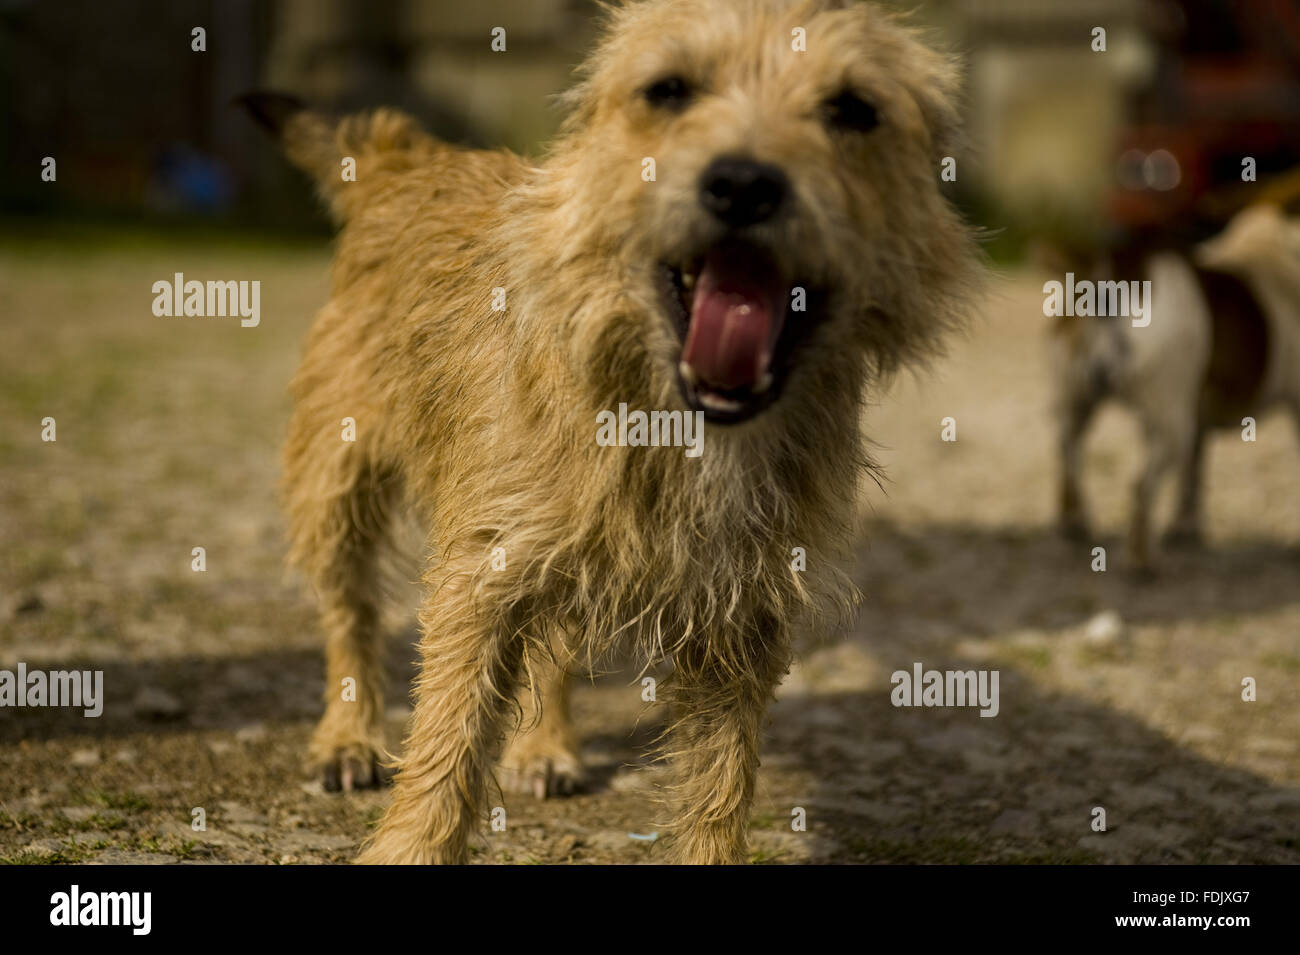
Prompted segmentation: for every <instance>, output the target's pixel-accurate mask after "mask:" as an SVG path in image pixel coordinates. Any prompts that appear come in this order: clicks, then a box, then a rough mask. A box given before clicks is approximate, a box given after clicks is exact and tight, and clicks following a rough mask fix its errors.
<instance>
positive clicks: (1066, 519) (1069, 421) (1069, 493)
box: [1057, 397, 1097, 540]
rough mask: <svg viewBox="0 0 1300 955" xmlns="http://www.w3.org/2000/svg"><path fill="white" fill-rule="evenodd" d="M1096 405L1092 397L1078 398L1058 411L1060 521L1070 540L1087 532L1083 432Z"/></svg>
mask: <svg viewBox="0 0 1300 955" xmlns="http://www.w3.org/2000/svg"><path fill="white" fill-rule="evenodd" d="M1096 409H1097V402H1096V401H1095V400H1092V399H1091V398H1087V397H1085V398H1077V399H1076V400H1074V401H1071V402H1070V403H1069V404H1068V406H1067V407H1066V409H1065V410H1064V411H1062V412H1060V413H1059V414H1058V423H1057V427H1058V431H1059V441H1060V453H1061V464H1060V467H1061V486H1060V500H1059V507H1060V510H1059V521H1060V528H1061V533H1062V534H1064V535H1065V536H1066V537H1068V538H1070V539H1071V540H1083V539H1084V538H1086V537H1087V535H1088V508H1087V506H1086V504H1085V503H1084V499H1083V488H1082V475H1081V471H1082V465H1083V462H1082V456H1083V436H1084V434H1085V432H1086V431H1087V429H1088V423H1089V422H1090V421H1091V420H1092V415H1093V412H1094V411H1096Z"/></svg>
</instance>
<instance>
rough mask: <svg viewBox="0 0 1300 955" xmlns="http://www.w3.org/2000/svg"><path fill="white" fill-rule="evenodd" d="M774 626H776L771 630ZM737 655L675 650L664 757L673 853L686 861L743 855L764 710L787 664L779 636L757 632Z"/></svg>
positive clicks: (722, 860)
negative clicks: (669, 771) (669, 776)
mask: <svg viewBox="0 0 1300 955" xmlns="http://www.w3.org/2000/svg"><path fill="white" fill-rule="evenodd" d="M772 629H773V630H775V629H776V628H772ZM737 662H738V661H722V660H719V659H717V658H716V657H715V656H714V655H713V654H712V653H711V652H710V651H709V650H708V649H707V648H702V649H698V650H697V649H695V648H685V649H684V650H682V651H679V652H678V653H677V654H676V655H675V660H674V663H675V672H674V674H673V677H672V686H673V688H674V689H673V703H674V705H675V707H676V709H677V716H676V718H675V723H674V727H673V731H672V737H671V752H670V754H669V755H670V758H671V759H672V762H673V776H674V779H675V782H674V784H673V786H672V788H671V790H670V792H671V801H672V811H673V820H672V824H671V829H672V835H673V842H672V846H673V852H674V854H675V855H676V857H677V859H678V861H680V862H685V863H690V864H730V865H736V864H741V863H744V862H747V861H748V857H749V852H748V839H747V833H748V829H749V811H750V806H751V804H752V803H753V798H754V780H755V777H756V776H757V772H758V744H759V738H760V735H761V728H762V722H763V715H764V713H765V712H766V710H767V704H768V701H769V700H770V699H771V697H772V693H773V691H774V690H775V688H776V684H777V683H778V681H779V680H780V679H781V677H782V676H783V675H784V674H785V672H786V670H787V669H788V668H789V665H790V651H789V647H788V643H787V641H786V640H785V638H784V637H781V636H778V635H775V634H774V633H773V632H768V633H763V634H761V635H759V636H758V637H756V638H755V639H754V640H753V641H752V643H751V644H750V646H748V647H747V648H746V659H745V660H744V661H743V662H742V666H740V667H738V666H736V663H737Z"/></svg>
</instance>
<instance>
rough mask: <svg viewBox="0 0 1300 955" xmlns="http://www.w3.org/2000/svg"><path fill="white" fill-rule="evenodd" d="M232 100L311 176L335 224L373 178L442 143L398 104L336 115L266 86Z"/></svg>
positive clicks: (412, 161)
mask: <svg viewBox="0 0 1300 955" xmlns="http://www.w3.org/2000/svg"><path fill="white" fill-rule="evenodd" d="M235 103H236V104H237V105H239V106H242V107H243V108H244V109H246V110H247V111H248V112H249V114H250V115H251V116H252V117H253V119H254V120H256V121H257V122H258V124H259V125H261V126H262V127H264V128H265V129H266V130H268V131H269V132H270V133H271V135H273V136H274V137H275V138H276V140H277V141H278V142H279V143H280V146H281V148H282V149H283V150H284V152H285V155H286V156H288V157H289V161H290V162H292V163H293V164H294V165H295V166H297V167H298V168H299V169H301V170H303V171H304V172H306V173H307V174H308V175H309V176H311V178H312V180H313V181H314V182H315V183H316V188H317V190H318V191H319V192H320V195H321V198H322V199H323V200H324V201H325V203H326V205H328V206H329V209H330V213H331V215H332V216H333V217H334V220H335V222H337V223H339V224H342V223H344V222H346V221H347V220H348V219H349V218H350V217H351V215H352V213H353V211H354V210H355V209H356V208H358V207H360V206H361V205H362V204H363V203H364V196H365V193H366V192H368V191H369V189H368V186H369V185H371V184H373V183H374V182H375V181H376V179H379V178H382V176H383V174H386V173H393V172H401V171H403V170H406V169H410V168H414V167H415V166H416V165H417V164H418V163H421V162H422V161H424V160H425V159H427V157H428V155H429V154H430V153H431V152H433V151H435V150H437V149H438V148H439V147H440V145H441V144H439V143H438V141H437V140H435V139H434V138H433V137H431V136H429V135H428V134H427V133H425V132H424V131H423V130H422V129H420V127H419V124H418V123H416V121H415V120H414V119H412V118H411V117H410V116H407V115H406V114H405V113H401V112H398V111H397V110H392V109H377V110H375V111H373V112H370V113H358V114H355V115H352V116H346V117H343V118H342V119H336V118H333V117H330V116H327V115H326V114H324V113H319V112H316V111H315V110H312V109H310V108H308V106H307V104H306V103H304V102H303V101H302V100H300V99H298V98H297V97H295V96H289V95H287V94H285V93H275V92H269V91H260V92H251V93H245V94H244V95H242V96H239V97H236V98H235Z"/></svg>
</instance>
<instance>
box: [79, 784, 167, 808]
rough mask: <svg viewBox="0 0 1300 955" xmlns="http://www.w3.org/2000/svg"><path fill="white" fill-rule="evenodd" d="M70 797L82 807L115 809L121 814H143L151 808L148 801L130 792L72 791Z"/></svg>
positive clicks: (105, 790)
mask: <svg viewBox="0 0 1300 955" xmlns="http://www.w3.org/2000/svg"><path fill="white" fill-rule="evenodd" d="M72 797H73V799H74V800H75V801H76V802H78V803H79V804H80V805H83V806H103V807H104V808H105V809H117V810H120V811H121V812H145V811H147V810H149V809H152V808H153V804H152V803H150V802H149V800H148V799H146V798H145V797H144V796H141V795H140V794H139V793H135V792H131V791H130V790H127V791H126V792H120V793H119V792H110V791H109V790H107V789H89V790H84V791H74V792H73V793H72Z"/></svg>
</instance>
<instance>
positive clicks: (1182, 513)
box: [1165, 428, 1205, 547]
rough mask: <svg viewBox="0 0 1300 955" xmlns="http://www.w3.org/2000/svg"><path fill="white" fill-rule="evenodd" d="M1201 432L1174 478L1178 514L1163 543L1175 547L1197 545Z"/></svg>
mask: <svg viewBox="0 0 1300 955" xmlns="http://www.w3.org/2000/svg"><path fill="white" fill-rule="evenodd" d="M1204 466H1205V429H1204V428H1198V429H1197V430H1196V435H1195V437H1194V438H1193V439H1192V447H1191V451H1190V452H1189V453H1188V454H1187V455H1186V456H1185V459H1184V461H1183V467H1182V470H1181V471H1180V472H1179V475H1178V510H1177V511H1175V512H1174V522H1173V523H1172V524H1171V525H1170V526H1169V530H1168V532H1167V533H1166V534H1165V541H1166V543H1168V544H1170V545H1172V546H1175V547H1195V546H1198V545H1199V544H1200V543H1201V494H1202V488H1203V487H1204V478H1203V476H1202V475H1203V472H1204Z"/></svg>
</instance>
